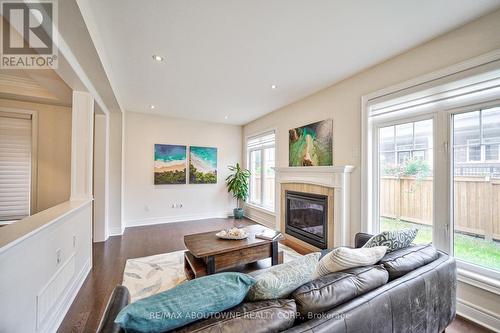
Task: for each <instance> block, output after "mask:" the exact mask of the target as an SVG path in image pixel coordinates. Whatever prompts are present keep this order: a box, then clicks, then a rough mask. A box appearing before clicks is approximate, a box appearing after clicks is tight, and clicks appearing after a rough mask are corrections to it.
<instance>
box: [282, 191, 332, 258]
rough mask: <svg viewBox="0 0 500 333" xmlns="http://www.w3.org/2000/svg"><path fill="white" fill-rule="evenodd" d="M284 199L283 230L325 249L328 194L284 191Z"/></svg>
mask: <svg viewBox="0 0 500 333" xmlns="http://www.w3.org/2000/svg"><path fill="white" fill-rule="evenodd" d="M285 199H286V204H285V209H286V210H285V232H286V233H287V234H289V235H291V236H294V237H296V238H298V239H300V240H303V241H305V242H307V243H309V244H311V245H313V246H316V247H318V248H320V249H326V248H327V244H328V242H327V237H328V230H327V227H328V196H326V195H317V194H310V193H302V192H293V191H285Z"/></svg>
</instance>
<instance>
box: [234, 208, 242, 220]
mask: <svg viewBox="0 0 500 333" xmlns="http://www.w3.org/2000/svg"><path fill="white" fill-rule="evenodd" d="M233 215H234V218H235V219H242V218H243V208H235V209H233Z"/></svg>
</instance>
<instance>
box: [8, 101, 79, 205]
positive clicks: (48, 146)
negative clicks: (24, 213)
mask: <svg viewBox="0 0 500 333" xmlns="http://www.w3.org/2000/svg"><path fill="white" fill-rule="evenodd" d="M0 107H5V108H11V109H23V110H30V111H36V112H37V114H38V141H37V145H38V153H37V175H38V176H37V193H36V200H37V204H36V211H35V212H33V213H36V212H40V211H42V210H45V209H47V208H50V207H53V206H55V205H57V204H59V203H62V202H64V201H67V200H69V196H70V181H71V108H69V107H63V106H56V105H47V104H39V103H30V102H20V101H14V100H6V99H0Z"/></svg>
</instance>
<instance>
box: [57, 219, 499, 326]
mask: <svg viewBox="0 0 500 333" xmlns="http://www.w3.org/2000/svg"><path fill="white" fill-rule="evenodd" d="M236 223H237V224H238V225H237V226H240V225H242V226H243V225H249V224H254V222H253V221H250V220H238V222H236ZM234 224H235V222H234V220H232V219H209V220H200V221H187V222H179V223H168V224H158V225H153V226H147V227H135V228H127V229H126V230H125V233H124V234H123V236H115V237H110V238H109V239H108V240H107V241H106V242H104V243H94V245H93V267H92V270H91V271H90V274H89V276H88V277H87V279H86V280H85V282H84V284H83V286H82V288H81V289H80V291H79V293H78V295H77V297H76V299H75V301H74V302H73V304H72V305H71V308H70V309H69V311H68V313H67V314H66V317H65V318H64V320H63V322H62V324H61V326H60V327H59V330H58V332H59V333H66V332H71V333H78V332H92V333H94V332H95V331H96V329H97V327H98V325H99V321H100V318H101V316H102V314H103V312H104V308H105V307H106V304H107V301H108V298H109V296H110V295H111V292H112V291H113V288H114V287H115V286H116V285H118V284H121V282H122V275H123V269H124V267H125V262H126V261H127V259H129V258H137V257H145V256H150V255H154V254H160V253H166V252H172V251H178V250H182V249H184V248H185V246H184V242H183V237H184V235H186V234H192V233H197V232H205V231H215V230H220V229H223V228H227V227H231V226H234ZM299 252H302V251H299ZM446 332H448V333H459V332H467V333H476V332H477V333H480V332H490V331H488V330H485V329H483V328H481V327H479V326H477V325H475V324H473V323H471V322H469V321H466V320H464V319H462V318H457V319H456V320H455V321H454V322H453V323H452V324H451V325H450V327H448V328H447V329H446Z"/></svg>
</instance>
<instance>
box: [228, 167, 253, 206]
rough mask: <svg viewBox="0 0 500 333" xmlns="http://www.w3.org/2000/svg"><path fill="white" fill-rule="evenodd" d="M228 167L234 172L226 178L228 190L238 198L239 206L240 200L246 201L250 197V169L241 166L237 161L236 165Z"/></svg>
mask: <svg viewBox="0 0 500 333" xmlns="http://www.w3.org/2000/svg"><path fill="white" fill-rule="evenodd" d="M228 169H229V170H230V171H232V173H231V174H230V175H229V176H227V178H226V184H227V191H228V192H229V193H232V194H233V197H234V198H235V199H237V200H238V208H239V204H240V201H245V200H246V199H247V198H248V179H249V178H250V171H248V170H247V169H243V168H241V167H240V164H239V163H236V166H232V165H231V166H229V167H228Z"/></svg>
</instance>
